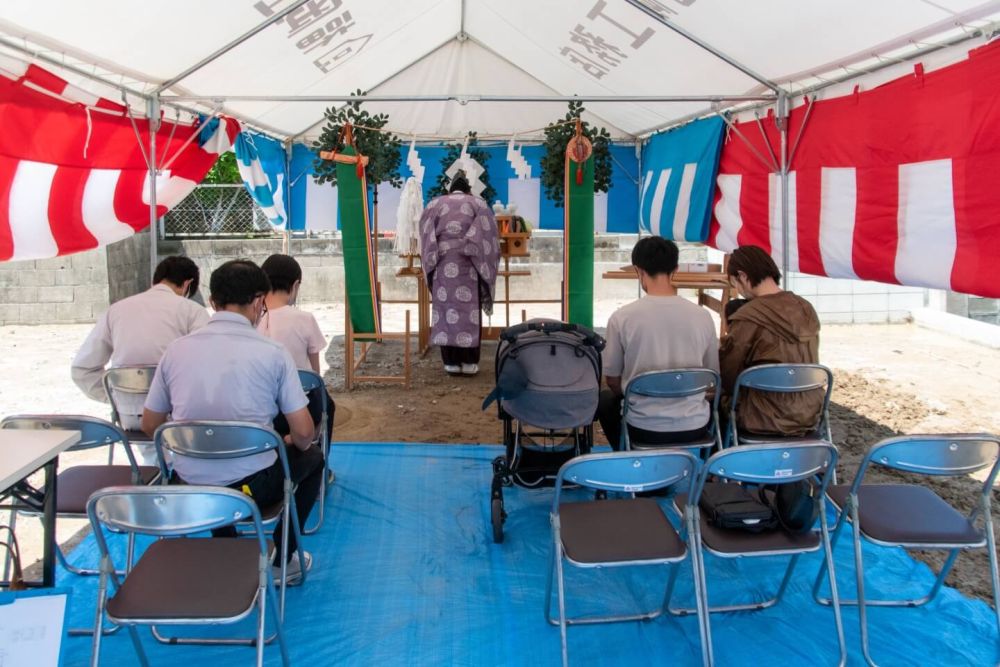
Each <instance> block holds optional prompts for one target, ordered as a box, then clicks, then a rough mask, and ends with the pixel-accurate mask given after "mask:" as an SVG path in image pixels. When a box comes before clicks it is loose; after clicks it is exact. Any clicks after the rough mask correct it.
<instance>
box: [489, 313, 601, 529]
mask: <svg viewBox="0 0 1000 667" xmlns="http://www.w3.org/2000/svg"><path fill="white" fill-rule="evenodd" d="M603 349H604V339H603V338H601V337H600V336H598V335H597V334H596V333H594V332H593V331H591V330H590V329H587V328H586V327H582V326H579V325H576V324H567V323H565V322H558V321H555V320H541V319H539V320H529V321H528V322H525V323H523V324H518V325H516V326H513V327H508V328H507V329H505V330H504V331H503V333H501V334H500V344H499V345H498V346H497V358H496V382H497V386H496V389H494V390H493V392H492V393H491V394H490V395H489V396H488V397H487V398H486V401H485V402H484V403H483V409H486V407H487V406H488V405H489V404H490V403H492V402H493V401H494V400H496V401H497V409H498V413H499V418H500V419H502V420H503V442H504V446H505V447H506V454H505V455H504V456H498V457H497V458H495V459H494V460H493V485H492V490H491V496H490V498H491V499H490V522H491V523H492V525H493V541H494V542H496V543H498V544H499V543H500V542H503V523H504V520H505V519H506V517H507V515H506V513H505V512H504V506H503V487H505V486H511V485H512V484H516V485H518V486H522V487H526V488H539V487H543V486H552V485H553V484H554V482H555V477H556V474H557V473H558V472H559V468H560V467H561V466H562V464H563V463H565V462H566V461H568V460H570V459H571V458H573V457H574V456H579V455H581V454H586V453H588V452H589V451H590V448H591V445H592V444H593V441H594V427H593V422H594V414H595V413H596V411H597V399H598V394H599V392H600V385H601V350H603Z"/></svg>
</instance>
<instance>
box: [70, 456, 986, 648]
mask: <svg viewBox="0 0 1000 667" xmlns="http://www.w3.org/2000/svg"><path fill="white" fill-rule="evenodd" d="M500 451H501V450H500V449H499V448H498V447H494V446H455V445H448V446H444V445H397V444H358V445H344V444H337V445H335V446H334V448H333V453H332V457H331V460H332V465H333V467H334V469H335V470H336V472H337V481H336V483H335V484H334V486H332V487H331V494H330V495H329V497H328V498H327V509H328V511H327V519H326V523H325V524H324V526H323V528H322V530H321V531H320V532H319V533H318V534H316V535H314V536H311V537H307V538H306V540H307V545H306V546H307V548H308V549H309V550H310V551H311V552H312V553H313V554H314V557H315V561H314V567H313V570H312V572H311V573H310V576H309V579H308V581H307V583H306V585H304V586H302V587H298V588H292V589H290V590H289V593H288V615H287V621H286V637H287V639H288V643H289V647H290V653H291V659H292V664H294V665H309V666H310V667H319V666H320V665H557V664H559V660H560V652H559V631H558V629H557V628H555V627H552V626H549V625H548V624H547V623H546V622H545V620H544V618H543V616H542V609H543V600H544V596H545V579H546V572H547V568H548V567H549V562H550V561H549V558H550V556H549V553H550V552H549V549H550V546H549V545H550V540H551V537H550V529H549V521H548V510H549V507H550V504H551V500H552V492H551V489H537V490H526V489H522V488H510V489H507V490H506V496H505V497H506V500H507V509H508V512H509V514H510V516H509V519H508V521H507V524H506V540H505V541H504V543H503V544H500V545H496V544H493V542H492V539H491V536H490V531H489V486H490V476H491V467H490V460H491V459H492V458H493V457H495V456H497V455H498V454H499V453H500ZM844 537H847V535H846V534H845V535H844ZM116 547H117V548H118V549H119V551H123V547H122V544H121V542H120V541H119V542H118V543H117V544H116ZM95 553H96V548H95V546H94V544H93V540H92V538H88V539H87V541H85V542H84V543H83V544H82V545H81V546H80V547H79V548H78V549H77V550H76V551H75V552H74V560H75V561H76V562H81V561H91V559H93V558H94V556H95ZM866 557H867V565H868V567H869V568H870V569H869V571H870V572H871V574H870V575H869V577H868V578H867V581H868V586H869V590H870V594H871V595H880V594H881V595H896V596H901V595H906V596H910V597H915V596H916V595H917V594H922V593H923V591H924V590H925V589H926V588H927V587H928V586H929V585H930V583H931V581H932V579H933V577H932V575H931V572H930V570H929V569H928V568H927V567H926V566H924V565H923V564H920V563H917V562H915V561H913V560H911V559H910V558H909V557H908V556H907V555H906V554H905V553H904V552H903V551H901V550H895V549H885V548H876V547H869V546H866ZM786 562H787V561H785V560H783V559H781V558H776V557H767V558H752V559H737V560H723V559H719V558H714V557H711V556H709V557H708V558H707V570H708V586H709V595H710V600H711V602H712V604H724V603H728V602H737V601H743V602H746V601H752V600H761V599H765V598H766V597H767V596H768V595H769V594H770V592H771V591H773V590H774V588H775V587H776V586H777V583H778V581H779V579H780V576H781V573H782V572H783V569H784V565H785V563H786ZM819 562H820V561H819V556H818V555H816V554H811V555H809V556H808V557H805V558H803V559H802V560H801V561H800V564H799V567H798V568H797V570H796V574H795V576H794V578H793V583H792V585H791V587H790V589H789V591H788V593H787V595H786V598H785V599H784V600H783V601H782V602H781V604H779V605H777V606H776V607H773V608H771V609H768V610H765V611H757V612H744V613H727V614H712V633H713V638H714V646H715V658H716V664H718V665H766V664H796V665H807V664H808V665H822V664H834V663H835V662H836V641H835V635H834V626H833V614H832V612H831V610H830V609H829V608H826V607H821V606H819V605H817V604H815V603H813V601H812V598H811V596H810V592H809V589H810V585H811V583H812V579H813V577H814V576H815V574H816V572H817V569H818V567H819ZM836 563H837V566H838V568H839V572H838V580H839V581H840V582H841V584H840V585H841V594H842V595H847V596H850V597H853V594H854V585H853V581H854V578H853V565H852V563H853V561H852V557H851V547H850V540H848V539H842V540H841V543H840V544H839V545H838V547H837V549H836ZM681 568H682V570H681V572H680V575H679V583H678V588H677V592H676V594H677V595H678V599H679V600H681V601H684V602H688V603H690V600H691V596H692V585H691V573H690V565H689V562H687V561H686V562H685V563H684V564H682V565H681ZM93 579H94V578H89V577H88V578H87V579H86V580H84V579H82V578H80V577H74V576H71V575H65V574H64V575H63V576H62V577H61V581H60V583H62V584H66V585H71V586H74V592H73V598H72V609H71V612H70V614H69V617H68V619H67V620H68V622H69V623H70V624H71V625H72V626H82V625H88V624H91V623H92V622H93V610H94V604H95V599H96V598H95V592H96V583H95V582H94V580H93ZM665 581H666V568H665V567H655V568H640V569H631V568H630V569H604V570H600V571H585V572H584V571H581V570H575V571H574V570H573V569H572V568H570V571H569V573H568V582H567V586H568V610H569V613H570V614H580V613H586V612H595V611H597V612H615V611H619V612H628V611H630V610H631V609H633V608H634V607H635V606H637V605H646V606H650V607H653V606H656V605H657V604H658V602H659V600H661V599H662V594H663V590H664V588H663V586H664V583H665ZM870 619H871V629H872V636H873V645H874V646H873V651H874V655H875V659H876V660H877V661H878V662H879V663H880V665H882V666H883V667H887V666H890V665H995V664H997V662H998V658H1000V653H998V641H997V628H996V626H995V621H994V616H993V613H992V611H991V609H990V608H989V607H988V606H987V605H986V604H985V603H983V602H980V601H972V600H969V599H967V598H965V597H963V596H962V595H960V594H959V593H958V592H956V591H954V590H952V589H945V590H943V591H942V592H941V594H940V595H939V597H938V599H937V600H936V601H935V602H934V603H933V604H931V605H930V606H928V607H926V608H917V609H872V610H871V611H870ZM844 622H845V631H846V636H847V643H848V650H849V664H852V665H861V664H863V660H862V658H861V653H860V640H859V635H858V616H857V611H856V609H853V608H849V607H845V608H844ZM230 629H232V628H230ZM239 629H240V630H243V631H244V632H246V631H250V626H249V625H248V624H244V625H242V626H239ZM140 633H141V636H142V637H143V643H144V646H145V647H146V650H147V652H148V655H149V657H150V661H151V663H152V664H154V665H156V664H159V665H177V664H184V665H212V667H224V666H227V665H247V664H253V662H252V661H253V659H254V656H253V649H251V648H248V647H219V646H211V647H205V646H194V647H192V646H165V645H159V644H157V643H156V642H155V641H154V640H153V639H152V637H150V635H149V634H148V632H147V631H146V630H145V629H141V630H140ZM66 648H67V651H66V652H65V656H66V660H65V662H66V664H68V665H84V664H87V661H88V659H89V656H90V640H89V638H85V637H72V638H70V639H69V640H68V646H67V647H66ZM569 655H570V662H571V664H573V665H641V664H671V665H696V664H700V654H699V647H698V627H697V621H696V619H695V618H694V617H693V616H692V617H686V618H676V617H666V618H663V617H661V618H658V619H656V620H653V621H648V622H642V623H616V624H606V625H599V626H584V627H581V626H577V627H571V628H570V629H569ZM101 657H102V664H104V665H116V666H117V665H131V664H137V661H136V658H135V655H134V652H133V649H132V646H131V643H130V641H129V638H128V635H127V634H126V633H124V632H119V633H118V634H116V635H113V636H110V637H108V638H106V639H105V640H104V646H103V650H102V656H101ZM265 660H266V663H267V664H269V665H271V664H280V658H279V654H278V650H277V647H275V646H268V647H267V649H266V654H265Z"/></svg>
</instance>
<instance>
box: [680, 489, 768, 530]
mask: <svg viewBox="0 0 1000 667" xmlns="http://www.w3.org/2000/svg"><path fill="white" fill-rule="evenodd" d="M698 506H699V507H700V508H701V509H702V510H703V511H704V512H705V515H706V516H707V517H708V522H709V523H710V524H712V525H713V526H715V527H717V528H724V529H727V530H742V531H746V532H749V533H762V532H764V531H765V530H771V529H773V528H775V527H777V526H778V525H779V524H778V517H777V516H776V515H775V512H774V510H773V509H772V508H771V507H770V506H768V505H767V504H766V503H764V502H762V501H761V499H760V497H759V496H758V495H757V494H756V493H751V492H750V491H749V490H747V488H746V487H744V486H743V485H742V484H723V483H716V484H706V485H705V488H704V489H702V492H701V498H699V500H698Z"/></svg>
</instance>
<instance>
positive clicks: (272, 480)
mask: <svg viewBox="0 0 1000 667" xmlns="http://www.w3.org/2000/svg"><path fill="white" fill-rule="evenodd" d="M285 453H286V454H287V455H288V471H289V473H291V477H292V483H293V484H296V485H297V487H298V488H296V489H295V509H296V515H297V516H298V518H299V527H300V528H301V527H302V526H303V525H305V522H306V519H308V518H309V513H310V512H312V508H313V506H314V505H315V504H316V498H318V497H319V485H320V484H322V483H323V452H321V451H319V447H317V446H316V445H312V446H311V447H309V449H307V450H305V451H302V450H301V449H299V448H298V447H295V446H294V445H289V446H287V447H286V448H285ZM284 479H285V474H284V472H283V471H282V470H281V460H280V459H279V460H277V461H275V462H274V463H273V464H272V465H270V466H269V467H267V468H264V469H263V470H258V471H257V472H255V473H254V474H252V475H249V476H247V477H244V478H243V479H241V480H239V481H238V482H234V483H232V484H230V485H229V488H231V489H236V490H237V491H243V492H244V493H246V492H247V490H249V494H248V495H249V496H250V497H251V498H253V500H254V502H255V503H257V507H258V508H260V509H261V510H262V511H263V510H265V509H267V508H269V507H273V506H274V505H276V504H278V503H280V502H281V499H282V496H283V494H284ZM244 486H246V487H247V489H246V490H245V489H244V488H243V487H244ZM284 531H285V526H283V525H282V521H281V520H279V521H278V525H276V526H275V528H274V544H275V546H276V547H277V548H279V549H280V547H281V536H282V533H283V532H284ZM212 536H213V537H236V528H235V527H234V526H226V527H224V528H217V529H215V530H213V531H212ZM297 548H298V541H297V540H296V539H295V532H294V531H292V532H289V533H288V557H289V558H291V557H292V554H294V553H295V550H296V549H297Z"/></svg>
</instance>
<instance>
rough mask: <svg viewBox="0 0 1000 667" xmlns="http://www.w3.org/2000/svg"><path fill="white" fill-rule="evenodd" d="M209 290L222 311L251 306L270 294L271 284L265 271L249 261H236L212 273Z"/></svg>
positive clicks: (227, 263)
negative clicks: (223, 309)
mask: <svg viewBox="0 0 1000 667" xmlns="http://www.w3.org/2000/svg"><path fill="white" fill-rule="evenodd" d="M209 289H210V290H211V291H212V301H214V302H215V306H216V308H218V309H221V308H225V307H226V306H246V305H249V304H250V303H251V302H253V300H254V299H255V298H257V297H258V296H260V295H261V294H267V293H268V292H270V291H271V283H270V282H269V281H268V279H267V274H266V273H264V271H263V269H261V268H260V267H259V266H257V265H256V264H254V263H253V262H251V261H250V260H249V259H234V260H230V261H228V262H226V263H225V264H223V265H222V266H220V267H219V268H217V269H216V270H215V271H212V277H211V279H210V280H209Z"/></svg>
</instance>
